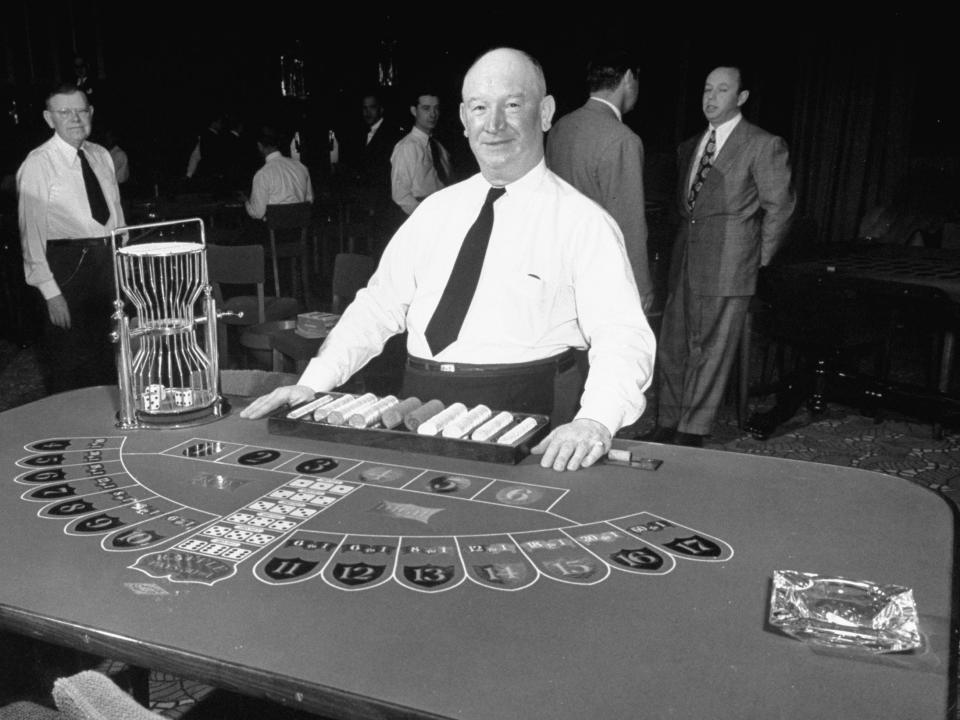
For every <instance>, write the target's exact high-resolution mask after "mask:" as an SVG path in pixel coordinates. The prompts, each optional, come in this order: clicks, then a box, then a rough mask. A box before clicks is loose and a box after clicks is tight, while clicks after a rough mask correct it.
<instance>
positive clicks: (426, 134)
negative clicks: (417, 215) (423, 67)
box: [390, 91, 453, 215]
mask: <svg viewBox="0 0 960 720" xmlns="http://www.w3.org/2000/svg"><path fill="white" fill-rule="evenodd" d="M413 97H414V102H413V104H411V105H410V114H411V115H412V116H413V121H414V124H413V129H412V130H410V132H409V133H408V134H407V135H406V136H405V137H404V138H403V139H402V140H400V142H398V143H397V144H396V146H395V147H394V149H393V154H392V155H391V156H390V166H391V173H390V180H391V188H392V195H393V201H394V202H395V203H396V204H397V205H399V206H400V208H401V209H402V210H403V211H404V212H405V213H406V214H407V215H410V214H411V213H413V211H414V210H416V209H417V206H418V205H420V203H421V202H423V200H424V198H426V197H427V196H429V195H432V194H433V193H435V192H436V191H437V190H440V189H441V188H444V187H446V186H447V185H449V184H450V183H451V181H452V177H453V171H452V167H451V164H450V153H448V152H447V149H446V148H445V147H443V145H441V144H440V141H439V140H437V139H436V138H435V137H434V136H433V132H434V130H435V129H436V127H437V121H438V120H439V119H440V98H439V97H438V96H437V95H435V94H434V93H432V92H429V91H428V92H418V93H417V94H416V95H415V96H413Z"/></svg>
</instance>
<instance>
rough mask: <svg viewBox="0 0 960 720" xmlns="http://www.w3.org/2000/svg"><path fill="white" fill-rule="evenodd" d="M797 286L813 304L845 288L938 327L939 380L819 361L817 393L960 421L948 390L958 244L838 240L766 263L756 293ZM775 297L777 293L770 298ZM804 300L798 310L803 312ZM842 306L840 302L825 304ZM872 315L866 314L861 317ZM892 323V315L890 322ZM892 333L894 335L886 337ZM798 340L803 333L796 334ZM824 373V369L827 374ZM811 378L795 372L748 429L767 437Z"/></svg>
mask: <svg viewBox="0 0 960 720" xmlns="http://www.w3.org/2000/svg"><path fill="white" fill-rule="evenodd" d="M799 288H802V289H804V292H805V293H806V298H807V299H808V300H809V301H811V304H814V303H815V301H816V299H817V297H816V295H815V293H819V292H823V293H828V292H834V293H836V292H842V291H850V292H851V293H855V294H856V295H857V296H858V297H859V298H860V299H861V301H864V300H865V301H866V302H867V306H868V307H869V312H871V313H872V316H873V317H876V316H877V315H878V314H879V313H887V314H888V315H889V317H890V318H891V319H892V320H894V321H895V320H896V319H897V318H900V319H902V320H903V321H905V322H910V323H919V322H923V323H925V324H926V325H927V326H929V327H931V328H933V329H934V330H935V331H936V332H937V333H939V335H940V355H939V358H938V362H937V363H936V366H937V369H936V375H937V383H936V388H935V389H933V388H923V387H919V386H917V387H914V386H903V385H899V384H895V383H890V382H887V381H886V380H885V379H883V378H876V377H866V376H860V375H854V374H851V373H849V372H845V371H835V370H836V369H831V370H826V371H824V370H823V368H822V367H821V368H819V369H817V370H814V371H813V372H815V373H818V374H819V375H820V377H819V378H817V380H818V381H819V385H821V386H823V387H824V394H823V397H822V398H821V397H820V396H819V391H818V396H817V402H818V404H819V403H822V402H823V401H825V400H826V399H830V398H832V397H834V396H836V397H837V398H838V399H843V400H845V401H851V402H854V403H857V404H862V405H863V407H865V408H866V407H870V408H877V407H893V408H895V409H897V410H899V411H902V412H905V413H907V414H910V415H914V416H916V417H919V418H923V419H926V420H930V421H932V422H934V424H935V432H936V433H938V434H939V424H940V423H941V422H957V421H960V400H958V399H957V398H953V397H950V396H948V395H947V393H948V391H949V389H950V381H951V372H952V368H953V363H954V360H955V358H954V353H955V344H956V340H955V337H956V327H957V323H958V321H960V252H957V251H953V250H942V249H933V248H919V247H905V246H900V245H848V244H838V245H836V246H835V247H830V248H828V249H827V250H826V252H825V253H824V256H823V257H818V258H816V259H806V260H801V261H796V262H787V263H783V264H779V263H775V264H773V265H771V266H768V267H766V268H763V270H762V271H761V278H760V283H759V285H758V291H757V292H758V297H759V298H761V299H764V298H765V297H776V296H777V295H779V294H783V293H791V292H793V294H794V295H802V294H803V293H799V292H796V291H797V289H799ZM774 302H775V301H774ZM804 303H805V300H804V299H801V300H800V301H799V304H798V307H797V308H796V311H797V312H805V311H806V308H805V307H804ZM831 309H833V310H835V311H840V308H830V307H828V308H825V309H824V311H825V312H829V311H830V310H831ZM866 319H869V318H865V320H866ZM892 325H893V323H891V327H892ZM890 339H891V340H893V338H892V337H891V338H890ZM797 340H798V341H799V342H801V343H802V338H797ZM824 373H826V376H824ZM813 385H814V380H813V379H812V378H811V377H798V378H794V379H793V380H791V382H790V390H789V391H788V392H786V393H785V396H784V397H782V398H781V399H780V400H779V402H778V405H777V406H776V407H774V408H773V409H771V410H769V411H767V412H765V413H757V414H755V415H754V416H753V417H751V418H750V420H749V421H748V422H747V427H746V429H747V430H748V431H750V432H751V433H753V434H754V435H755V436H757V437H761V438H763V437H767V436H769V435H770V434H771V433H772V432H773V430H774V429H775V428H776V426H777V425H779V424H780V423H781V422H784V421H785V420H787V419H789V418H790V417H792V416H793V414H794V412H795V411H796V409H797V408H798V407H799V405H800V403H801V402H802V400H803V399H804V398H805V397H807V396H809V394H810V392H811V390H810V388H811V387H812V386H813Z"/></svg>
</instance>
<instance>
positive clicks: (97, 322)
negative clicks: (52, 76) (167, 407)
mask: <svg viewBox="0 0 960 720" xmlns="http://www.w3.org/2000/svg"><path fill="white" fill-rule="evenodd" d="M43 119H44V120H45V121H46V123H47V125H48V126H49V127H50V128H51V129H53V131H54V133H53V136H52V137H51V138H50V139H49V140H47V141H46V142H45V143H43V144H42V145H40V146H39V147H37V148H35V149H34V150H32V151H31V152H30V154H29V155H27V158H26V159H25V160H24V161H23V164H22V165H21V166H20V169H19V170H18V171H17V194H18V211H19V220H20V242H21V246H22V249H23V269H24V275H25V278H26V282H27V284H28V285H30V286H32V287H35V288H37V290H38V291H39V292H40V294H41V295H42V296H43V299H44V300H45V301H46V306H47V317H48V319H49V323H48V324H46V326H45V327H44V329H43V332H42V334H41V340H40V343H39V345H38V357H39V360H40V365H41V369H42V371H43V374H44V380H45V382H46V386H47V390H48V391H49V392H51V393H54V392H62V391H64V390H69V389H72V388H77V387H85V386H88V385H98V384H114V383H116V381H117V376H116V371H115V369H114V367H115V366H114V361H113V348H112V345H111V343H110V341H109V340H108V333H109V330H110V315H111V312H112V304H111V303H112V300H113V281H112V278H113V260H112V257H111V254H110V242H109V235H110V231H111V230H113V229H115V228H117V227H120V226H122V225H123V224H124V219H123V210H122V208H121V206H120V190H119V188H118V186H117V179H116V175H115V173H114V166H113V160H112V158H111V157H110V153H109V152H107V150H106V149H105V148H103V147H101V146H100V145H97V144H96V143H92V142H89V140H88V139H87V138H89V137H90V132H91V130H92V128H93V106H91V105H90V104H89V103H88V102H87V97H86V95H84V94H83V93H82V92H81V91H80V90H78V89H77V88H76V86H73V85H62V86H59V87H58V88H56V89H55V90H54V91H53V92H51V93H50V94H49V95H48V96H47V99H46V105H45V109H44V111H43Z"/></svg>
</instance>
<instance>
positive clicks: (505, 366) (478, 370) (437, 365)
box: [407, 349, 576, 377]
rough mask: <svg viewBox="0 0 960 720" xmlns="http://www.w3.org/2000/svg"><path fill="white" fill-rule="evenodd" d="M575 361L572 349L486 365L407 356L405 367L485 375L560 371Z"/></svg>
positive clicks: (457, 373) (571, 365)
mask: <svg viewBox="0 0 960 720" xmlns="http://www.w3.org/2000/svg"><path fill="white" fill-rule="evenodd" d="M575 363H576V358H575V356H574V354H573V350H572V349H569V350H566V351H565V352H562V353H560V354H559V355H554V356H553V357H548V358H544V359H543V360H533V361H531V362H524V363H494V364H488V365H480V364H471V363H448V362H437V361H436V360H421V359H420V358H415V357H408V358H407V367H410V368H413V369H414V370H421V371H424V370H425V371H427V372H438V373H451V374H454V375H484V376H487V377H497V376H505V375H525V374H531V375H532V374H535V373H541V372H543V371H544V370H545V369H547V368H548V367H550V366H554V367H556V369H557V372H558V373H562V372H565V371H567V370H569V369H570V368H572V367H573V366H574V364H575Z"/></svg>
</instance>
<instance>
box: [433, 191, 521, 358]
mask: <svg viewBox="0 0 960 720" xmlns="http://www.w3.org/2000/svg"><path fill="white" fill-rule="evenodd" d="M504 192H506V190H504V189H503V188H502V187H501V188H495V187H492V188H490V191H489V192H488V193H487V199H486V201H485V202H484V203H483V207H482V208H480V214H479V215H477V219H476V220H474V221H473V225H471V226H470V229H469V230H468V231H467V235H466V237H465V238H464V239H463V245H461V246H460V252H459V254H458V255H457V260H456V262H455V263H454V264H453V270H451V271H450V278H449V279H448V280H447V286H446V287H445V288H444V289H443V295H441V296H440V302H439V303H438V304H437V309H436V310H434V311H433V317H431V318H430V322H429V323H427V330H426V332H425V333H424V335H425V336H426V338H427V344H428V345H429V346H430V352H431V353H433V354H434V355H438V354H439V353H440V352H441V351H442V350H443V349H444V348H445V347H447V346H448V345H449V344H450V343H452V342H453V341H454V340H456V339H457V336H458V335H459V334H460V328H461V326H462V325H463V319H464V318H465V317H466V316H467V310H469V309H470V303H471V302H472V301H473V295H474V293H475V292H476V291H477V282H478V281H479V280H480V270H481V269H482V268H483V258H484V256H485V255H486V254H487V244H488V243H489V242H490V233H491V232H492V231H493V203H495V202H496V201H497V198H498V197H500V196H501V195H503V193H504Z"/></svg>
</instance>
